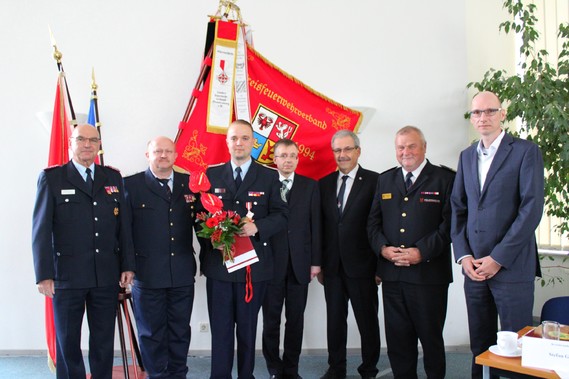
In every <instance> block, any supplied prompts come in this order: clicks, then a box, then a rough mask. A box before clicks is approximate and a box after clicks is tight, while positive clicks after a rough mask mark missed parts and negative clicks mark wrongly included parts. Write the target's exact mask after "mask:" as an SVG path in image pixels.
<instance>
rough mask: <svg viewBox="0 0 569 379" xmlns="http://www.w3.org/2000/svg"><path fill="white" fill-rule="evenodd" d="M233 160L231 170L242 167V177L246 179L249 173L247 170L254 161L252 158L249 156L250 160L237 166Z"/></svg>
mask: <svg viewBox="0 0 569 379" xmlns="http://www.w3.org/2000/svg"><path fill="white" fill-rule="evenodd" d="M230 162H231V171H232V172H235V169H236V168H237V167H241V177H242V178H243V179H244V178H245V175H247V171H249V168H250V167H251V164H252V163H253V160H252V159H251V158H249V160H248V161H247V162H245V163H243V164H242V165H241V166H237V165H236V164H235V163H234V162H233V161H230Z"/></svg>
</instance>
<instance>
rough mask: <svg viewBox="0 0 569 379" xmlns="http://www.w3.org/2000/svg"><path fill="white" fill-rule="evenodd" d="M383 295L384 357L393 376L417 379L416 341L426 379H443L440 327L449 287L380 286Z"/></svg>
mask: <svg viewBox="0 0 569 379" xmlns="http://www.w3.org/2000/svg"><path fill="white" fill-rule="evenodd" d="M382 291H383V310H384V316H385V336H386V338H387V355H388V357H389V363H390V364H391V370H392V371H393V376H394V377H395V378H398V379H403V378H405V379H416V378H417V359H418V350H417V342H418V341H417V340H420V341H421V346H422V347H423V362H424V367H425V372H426V373H427V378H429V379H438V378H441V379H442V378H444V377H445V373H446V359H445V343H444V340H443V327H444V324H445V319H446V312H447V300H448V284H443V285H422V284H411V283H405V282H383V283H382Z"/></svg>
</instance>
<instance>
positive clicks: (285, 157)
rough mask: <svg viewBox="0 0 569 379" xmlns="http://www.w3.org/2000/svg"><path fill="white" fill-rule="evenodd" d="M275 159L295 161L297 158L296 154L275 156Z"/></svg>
mask: <svg viewBox="0 0 569 379" xmlns="http://www.w3.org/2000/svg"><path fill="white" fill-rule="evenodd" d="M275 158H281V159H288V158H290V159H296V158H298V154H294V153H292V154H281V155H275Z"/></svg>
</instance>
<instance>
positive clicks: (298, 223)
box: [263, 139, 321, 379]
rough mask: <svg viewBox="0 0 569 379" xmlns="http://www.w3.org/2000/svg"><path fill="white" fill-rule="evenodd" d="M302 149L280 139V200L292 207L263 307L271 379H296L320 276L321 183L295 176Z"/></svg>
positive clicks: (265, 352) (276, 250) (278, 238)
mask: <svg viewBox="0 0 569 379" xmlns="http://www.w3.org/2000/svg"><path fill="white" fill-rule="evenodd" d="M298 151H299V150H298V146H297V145H296V143H295V142H294V141H292V140H290V139H281V140H279V141H278V142H277V143H276V144H275V146H274V153H275V155H274V157H275V159H274V162H275V164H276V165H277V169H278V172H279V180H280V182H281V197H282V199H283V200H284V201H286V202H287V204H288V211H289V216H288V224H287V228H286V229H284V230H282V231H280V232H279V233H278V234H276V235H275V237H274V238H273V239H274V241H275V244H274V257H275V258H274V259H275V265H274V266H275V275H274V277H273V280H272V281H271V282H270V284H269V285H268V287H267V294H266V295H265V301H264V302H263V355H264V356H265V360H266V362H267V369H268V370H269V375H270V378H271V379H297V378H300V376H299V375H298V360H299V357H300V351H301V349H302V333H303V331H304V309H305V308H306V299H307V297H308V284H309V283H310V281H311V280H312V278H314V277H315V276H316V275H318V273H319V272H320V260H321V250H320V194H319V191H318V183H317V182H316V181H315V180H313V179H310V178H307V177H305V176H302V175H299V174H297V173H295V170H296V166H297V165H298V159H299V157H298ZM283 305H284V306H285V309H286V311H285V317H286V324H285V332H284V352H283V355H282V358H281V357H280V355H279V341H280V331H281V328H280V325H281V314H282V309H283Z"/></svg>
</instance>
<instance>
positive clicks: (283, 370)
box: [263, 261, 308, 378]
mask: <svg viewBox="0 0 569 379" xmlns="http://www.w3.org/2000/svg"><path fill="white" fill-rule="evenodd" d="M307 297H308V283H305V284H301V283H299V282H298V280H297V279H296V276H295V274H294V271H293V270H292V265H291V263H290V261H289V264H288V269H287V275H286V277H285V279H284V280H283V281H281V282H279V283H274V282H271V283H270V284H269V285H268V288H267V294H266V295H265V301H264V303H263V355H264V356H265V361H266V362H267V369H268V370H269V373H270V374H272V375H275V374H278V375H284V376H285V377H293V378H296V377H297V376H298V361H299V358H300V352H301V350H302V334H303V331H304V310H305V308H306V300H307ZM283 305H284V307H285V318H286V321H285V331H284V346H283V347H284V351H283V356H282V359H281V357H280V354H279V345H280V333H281V314H282V309H283Z"/></svg>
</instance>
